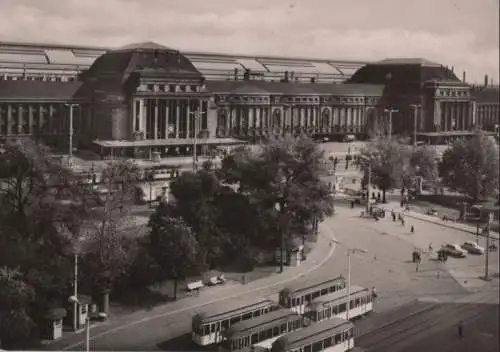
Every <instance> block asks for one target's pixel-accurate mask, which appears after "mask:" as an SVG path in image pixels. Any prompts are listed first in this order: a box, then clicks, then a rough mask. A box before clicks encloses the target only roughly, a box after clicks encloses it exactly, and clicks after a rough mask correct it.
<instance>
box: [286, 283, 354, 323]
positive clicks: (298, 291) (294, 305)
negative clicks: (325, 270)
mask: <svg viewBox="0 0 500 352" xmlns="http://www.w3.org/2000/svg"><path fill="white" fill-rule="evenodd" d="M345 287H346V279H345V278H344V277H342V276H339V277H335V278H331V277H330V278H319V279H318V278H314V279H309V280H307V279H306V280H303V281H301V282H298V283H296V284H292V285H290V286H288V287H286V288H284V289H283V290H281V292H280V294H279V303H280V305H282V306H284V307H287V308H290V309H291V310H292V311H294V312H296V313H298V314H304V313H305V312H306V311H307V305H308V304H309V303H310V302H311V301H312V300H314V299H315V298H318V297H322V296H325V295H327V294H330V293H333V292H336V291H338V290H342V289H344V288H345Z"/></svg>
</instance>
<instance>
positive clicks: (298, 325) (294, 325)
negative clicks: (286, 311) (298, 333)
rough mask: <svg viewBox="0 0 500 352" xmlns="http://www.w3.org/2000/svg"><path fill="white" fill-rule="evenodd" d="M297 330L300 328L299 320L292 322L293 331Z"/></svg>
mask: <svg viewBox="0 0 500 352" xmlns="http://www.w3.org/2000/svg"><path fill="white" fill-rule="evenodd" d="M298 328H300V320H295V321H294V322H293V329H294V330H297V329H298Z"/></svg>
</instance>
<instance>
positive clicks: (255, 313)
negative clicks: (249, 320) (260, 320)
mask: <svg viewBox="0 0 500 352" xmlns="http://www.w3.org/2000/svg"><path fill="white" fill-rule="evenodd" d="M259 315H260V311H258V310H256V311H255V312H253V317H254V318H255V317H258V316H259Z"/></svg>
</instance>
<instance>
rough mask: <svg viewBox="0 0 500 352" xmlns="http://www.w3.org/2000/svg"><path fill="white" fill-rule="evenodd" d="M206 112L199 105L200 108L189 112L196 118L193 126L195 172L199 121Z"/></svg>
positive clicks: (194, 170) (194, 168) (195, 167)
mask: <svg viewBox="0 0 500 352" xmlns="http://www.w3.org/2000/svg"><path fill="white" fill-rule="evenodd" d="M205 113H206V112H205V111H200V107H199V106H198V108H196V110H195V111H192V112H190V113H189V114H191V115H193V119H194V126H193V129H194V138H193V173H195V172H196V169H197V164H198V163H197V160H196V159H197V155H196V148H197V146H198V136H197V134H198V127H199V126H198V121H199V119H200V116H202V115H203V114H205Z"/></svg>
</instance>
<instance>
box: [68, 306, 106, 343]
mask: <svg viewBox="0 0 500 352" xmlns="http://www.w3.org/2000/svg"><path fill="white" fill-rule="evenodd" d="M68 301H69V302H71V303H73V304H74V305H78V304H80V301H79V300H78V296H70V297H69V299H68ZM98 318H99V314H98V313H95V312H88V313H87V318H86V319H85V351H87V352H89V351H90V323H91V322H92V320H95V319H98Z"/></svg>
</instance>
